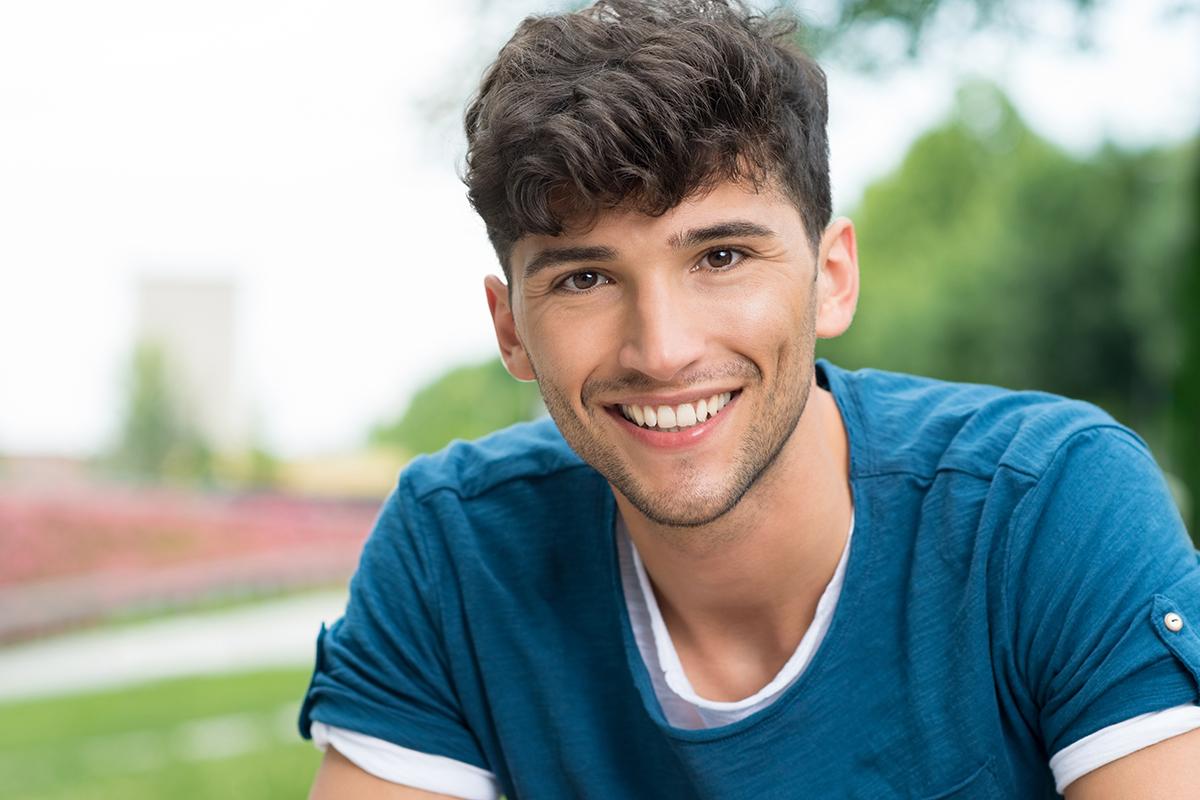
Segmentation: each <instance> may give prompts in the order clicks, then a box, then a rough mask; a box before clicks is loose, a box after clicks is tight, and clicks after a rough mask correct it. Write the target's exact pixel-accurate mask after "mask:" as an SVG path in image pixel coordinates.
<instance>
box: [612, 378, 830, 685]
mask: <svg viewBox="0 0 1200 800" xmlns="http://www.w3.org/2000/svg"><path fill="white" fill-rule="evenodd" d="M848 476H849V456H848V446H847V442H846V433H845V428H844V426H843V424H842V419H841V414H840V413H839V411H838V409H837V405H836V403H835V402H834V400H833V397H832V395H830V394H829V392H827V391H825V390H823V389H820V388H817V387H816V386H814V387H813V389H812V392H811V394H810V402H809V403H808V407H807V408H806V409H805V411H804V413H803V414H802V416H801V419H800V422H799V423H798V424H797V426H796V430H795V431H794V432H793V434H792V436H791V437H790V438H789V440H788V442H787V444H786V445H785V446H784V449H783V450H782V451H781V452H780V454H779V457H778V458H777V459H776V461H775V463H774V464H773V465H772V466H771V468H770V469H769V470H768V471H767V472H766V473H764V475H763V476H762V477H761V478H760V479H759V481H758V482H757V483H756V484H755V486H754V487H753V488H752V489H751V490H750V491H749V492H747V494H746V495H745V496H744V497H743V498H742V500H741V502H739V503H738V505H737V506H736V507H735V508H734V509H733V510H731V511H730V512H729V513H727V514H725V515H724V516H722V517H721V518H720V519H719V520H716V521H714V522H713V523H711V524H710V525H707V526H704V527H701V528H689V529H678V528H666V527H664V526H660V525H656V524H655V523H653V522H651V521H649V520H648V519H646V518H645V517H644V516H642V515H641V514H640V513H639V512H638V511H637V510H636V509H634V508H633V507H632V506H631V505H630V504H629V503H628V502H627V501H626V500H625V499H624V498H623V497H622V496H621V495H620V494H617V503H618V506H619V508H620V511H621V514H622V516H623V518H624V520H625V523H626V525H627V527H628V529H629V535H630V538H631V539H632V540H633V542H634V544H635V545H636V547H637V550H638V553H639V555H640V556H641V558H642V561H643V563H644V564H645V567H646V572H647V574H648V575H649V576H650V579H651V582H652V584H653V586H654V590H655V596H656V598H657V600H658V603H659V607H660V608H661V609H662V613H663V619H664V621H665V622H666V624H667V627H668V629H669V630H670V632H671V638H672V641H673V642H674V643H675V646H676V649H677V650H678V651H679V652H680V657H681V660H683V662H684V665H685V669H686V670H687V672H688V676H689V679H691V680H692V682H693V684H694V685H695V686H696V688H697V690H698V691H701V693H702V695H703V696H706V697H711V698H712V699H718V698H717V697H713V695H715V694H734V695H739V696H747V694H748V693H753V691H756V690H757V689H758V688H761V686H762V685H765V683H766V681H768V680H769V679H770V678H771V677H772V676H773V675H774V672H775V671H777V670H778V668H779V667H782V665H783V663H784V662H785V661H786V660H787V658H788V657H789V656H790V655H791V653H792V652H793V651H794V650H795V648H796V646H797V645H798V644H799V641H800V639H801V638H802V637H803V635H804V632H805V631H806V630H807V629H808V627H809V625H810V623H811V622H812V618H813V614H814V613H815V611H816V605H817V601H818V600H819V599H820V596H821V593H822V592H823V591H824V589H825V586H826V585H827V584H828V583H829V580H830V579H831V578H832V577H833V573H834V571H835V569H836V567H837V563H838V560H839V559H840V557H841V553H842V550H843V549H844V547H845V543H846V536H847V534H848V532H849V527H850V519H851V513H852V508H851V498H850V487H849V477H848ZM688 653H691V654H692V656H693V661H694V662H699V663H703V664H712V663H714V661H713V657H714V656H715V657H717V660H719V661H723V662H724V663H726V664H730V663H733V662H739V661H740V662H741V663H740V665H738V666H736V667H734V668H733V669H731V670H727V671H726V672H727V674H726V675H725V677H724V678H714V679H713V680H710V681H708V684H709V686H708V689H709V694H704V692H703V684H704V683H705V681H704V680H698V674H699V673H698V674H693V672H694V670H693V669H691V668H690V667H689V665H688V658H687V654H688ZM699 672H703V670H700V671H699ZM764 675H765V680H764V679H763V676H764ZM738 676H740V677H738ZM760 680H761V683H760V682H759V681H760ZM742 684H744V686H743V685H742ZM754 684H756V685H754ZM722 686H725V687H728V688H727V689H723V688H722ZM745 686H749V687H750V691H749V692H748V693H747V694H742V692H744V691H745ZM735 699H736V698H735Z"/></svg>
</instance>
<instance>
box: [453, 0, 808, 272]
mask: <svg viewBox="0 0 1200 800" xmlns="http://www.w3.org/2000/svg"><path fill="white" fill-rule="evenodd" d="M796 30H797V22H796V20H795V18H794V17H791V16H788V15H786V14H784V13H782V12H777V13H772V14H767V15H761V14H756V13H753V12H751V11H749V10H748V9H747V8H746V7H745V6H743V5H742V4H741V3H739V2H737V0H733V2H724V1H723V0H659V1H658V2H655V1H654V0H600V2H597V3H596V4H595V5H593V6H591V7H590V8H587V9H584V10H582V11H577V12H573V13H566V14H560V15H553V16H541V17H539V16H532V17H529V18H527V19H526V20H525V21H524V22H522V23H521V25H520V27H518V28H517V31H516V33H514V34H513V37H512V38H511V39H510V40H509V41H508V44H506V45H505V46H504V48H503V49H501V51H500V54H499V55H498V56H497V58H496V61H495V63H494V64H492V65H491V67H490V68H489V69H488V70H487V72H486V73H485V74H484V77H483V82H482V83H481V85H480V88H479V93H478V94H477V95H476V96H475V98H474V99H473V100H472V102H471V104H470V106H469V107H468V109H467V112H466V118H465V125H466V133H467V145H468V147H467V160H466V172H465V175H464V178H463V180H464V182H465V183H466V184H467V190H468V197H469V198H470V200H471V205H472V206H474V207H475V210H476V211H478V212H479V215H480V216H481V217H482V218H483V221H484V223H485V224H486V226H487V232H488V237H489V238H490V239H491V241H492V245H493V247H495V249H496V255H497V256H498V257H499V259H500V264H501V267H502V268H503V270H504V273H505V275H506V276H508V277H509V278H511V276H510V275H509V257H510V255H511V253H512V247H513V245H514V244H515V243H516V241H517V240H518V239H520V238H521V237H522V236H524V235H526V234H544V235H550V236H557V235H559V234H561V233H562V232H563V230H564V227H565V226H566V225H576V224H581V223H582V224H588V223H589V222H590V221H594V219H595V216H596V214H598V213H599V212H601V211H603V210H605V209H608V208H613V207H616V206H618V205H628V206H630V207H632V208H636V209H637V210H639V211H642V212H644V213H647V214H651V215H659V214H663V213H665V212H667V211H669V210H670V209H672V208H674V207H675V206H676V205H678V204H679V203H680V202H681V201H682V200H684V199H685V198H688V197H690V196H692V195H694V194H697V193H700V192H703V191H705V190H707V189H710V188H712V187H714V186H715V185H716V184H718V183H721V182H724V181H727V180H741V181H746V182H748V183H750V184H751V185H752V186H754V187H755V188H756V189H759V188H761V187H763V186H765V185H766V184H768V183H771V184H773V185H774V186H776V187H778V188H779V189H781V190H782V191H783V192H784V193H785V194H786V196H787V197H788V198H789V199H790V200H791V202H792V203H793V204H794V205H795V206H796V208H797V209H798V210H799V212H800V215H801V219H802V220H803V222H804V227H805V229H806V231H807V233H808V236H809V239H810V241H811V242H812V245H813V247H814V249H815V248H816V246H817V243H818V242H819V241H820V237H821V234H822V232H823V231H824V229H825V226H826V225H827V224H828V223H829V218H830V215H831V211H832V209H831V205H832V204H831V201H830V191H829V146H828V142H827V140H826V136H825V123H826V117H827V115H828V109H827V102H826V90H825V74H824V72H822V71H821V68H820V67H819V66H817V64H816V62H814V61H813V60H812V59H811V58H809V57H808V56H807V55H805V54H804V53H803V52H802V51H800V50H799V49H798V48H797V47H796V46H795V44H794V40H795V35H794V34H795V32H796Z"/></svg>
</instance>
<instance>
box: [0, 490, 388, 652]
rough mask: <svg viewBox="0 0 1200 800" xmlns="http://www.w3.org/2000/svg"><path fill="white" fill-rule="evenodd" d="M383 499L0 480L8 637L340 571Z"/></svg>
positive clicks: (337, 576) (0, 626) (348, 567)
mask: <svg viewBox="0 0 1200 800" xmlns="http://www.w3.org/2000/svg"><path fill="white" fill-rule="evenodd" d="M378 506H379V503H378V502H377V501H328V500H319V499H312V498H303V497H293V496H285V495H270V494H258V495H219V494H189V493H181V492H174V491H167V490H148V489H133V488H128V487H120V486H116V487H108V486H76V487H73V488H70V489H63V490H60V491H50V490H47V489H45V488H41V489H36V490H34V489H30V488H28V487H25V488H17V487H5V486H4V485H3V484H0V553H3V557H0V641H3V640H11V639H14V638H19V637H21V636H24V635H29V634H31V633H37V632H44V631H47V630H53V629H57V628H61V627H65V626H68V625H74V624H79V623H82V622H87V621H89V620H92V619H96V618H99V617H103V616H107V615H111V614H112V613H117V612H121V611H125V610H130V609H139V608H163V607H179V606H186V605H188V604H190V603H195V602H197V601H200V600H204V599H207V598H211V597H214V596H221V595H234V594H246V593H253V592H264V591H274V590H280V589H293V588H302V587H304V586H313V585H319V584H331V583H344V582H345V580H346V579H348V578H349V576H350V574H351V573H352V571H353V569H354V564H355V562H356V561H357V557H358V553H359V551H360V550H361V548H362V543H363V541H364V539H365V538H366V536H367V534H368V533H369V532H370V530H371V526H372V523H373V521H374V518H375V515H376V513H377V511H378Z"/></svg>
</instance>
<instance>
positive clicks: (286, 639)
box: [0, 592, 346, 700]
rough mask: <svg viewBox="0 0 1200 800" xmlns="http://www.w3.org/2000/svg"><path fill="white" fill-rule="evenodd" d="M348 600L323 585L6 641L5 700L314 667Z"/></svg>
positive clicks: (2, 660) (1, 668)
mask: <svg viewBox="0 0 1200 800" xmlns="http://www.w3.org/2000/svg"><path fill="white" fill-rule="evenodd" d="M345 602H346V595H345V593H343V592H323V593H320V594H310V595H302V596H299V597H290V598H287V599H284V600H274V601H269V602H264V603H261V604H257V605H253V606H243V607H239V608H235V609H230V610H226V611H214V612H207V613H196V614H179V615H177V616H173V617H171V618H169V619H161V620H155V621H152V622H145V623H142V624H138V625H130V626H127V627H118V628H108V629H99V630H92V631H85V632H81V633H72V634H65V635H62V636H57V637H55V638H52V639H45V640H42V641H37V642H29V643H25V644H20V645H15V646H10V647H5V648H0V700H11V699H17V698H28V697H41V696H48V695H57V694H65V693H68V692H77V691H86V690H89V689H103V688H114V687H118V686H126V685H130V684H135V683H142V682H144V681H148V680H154V679H158V678H171V677H179V676H183V675H200V674H209V673H217V672H236V671H241V670H249V669H269V668H272V667H302V666H310V665H311V664H312V661H313V653H314V650H313V648H314V647H315V644H316V637H317V630H318V629H319V628H320V625H321V622H322V621H325V622H332V621H333V620H335V619H337V618H338V617H339V616H341V613H342V609H343V607H344V606H345Z"/></svg>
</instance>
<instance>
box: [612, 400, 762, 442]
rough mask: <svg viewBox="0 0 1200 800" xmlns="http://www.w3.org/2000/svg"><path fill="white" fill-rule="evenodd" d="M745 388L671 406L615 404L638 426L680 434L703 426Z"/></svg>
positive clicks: (617, 409) (621, 412) (618, 409)
mask: <svg viewBox="0 0 1200 800" xmlns="http://www.w3.org/2000/svg"><path fill="white" fill-rule="evenodd" d="M740 394H741V390H740V389H739V390H736V391H732V392H720V393H717V394H713V395H710V396H709V397H702V398H699V399H697V400H693V401H691V402H688V403H674V404H671V405H661V404H658V405H656V404H642V403H630V404H625V403H622V404H619V405H616V406H612V408H613V410H614V411H617V412H619V413H620V414H621V416H623V417H624V418H625V419H627V420H628V421H629V422H631V423H633V424H634V425H635V426H637V427H638V428H643V429H646V430H653V431H656V432H661V433H678V432H681V431H686V430H688V429H689V428H694V427H696V426H698V425H703V424H704V423H705V422H707V421H709V420H711V419H712V418H713V417H715V416H717V415H718V414H720V413H721V411H722V410H723V409H724V408H725V407H726V406H727V405H729V403H731V402H732V401H733V400H735V399H736V398H737V397H738V395H740Z"/></svg>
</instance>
